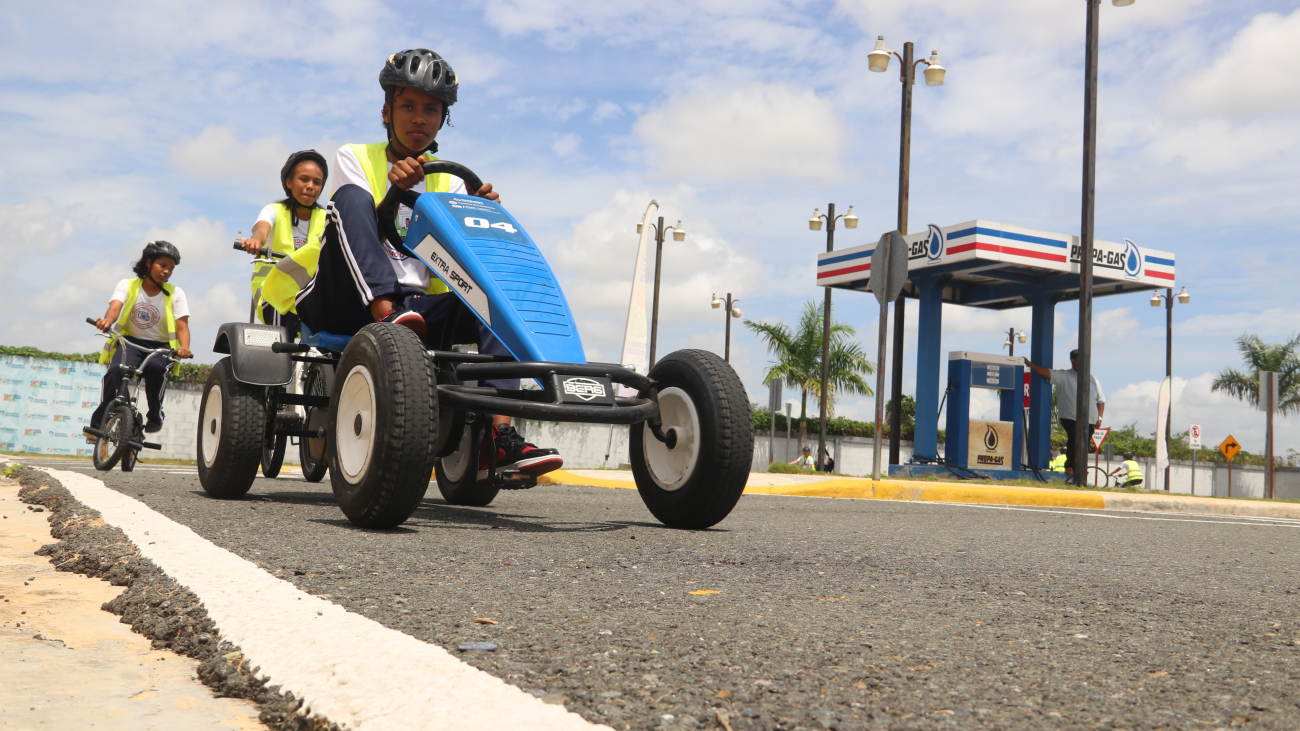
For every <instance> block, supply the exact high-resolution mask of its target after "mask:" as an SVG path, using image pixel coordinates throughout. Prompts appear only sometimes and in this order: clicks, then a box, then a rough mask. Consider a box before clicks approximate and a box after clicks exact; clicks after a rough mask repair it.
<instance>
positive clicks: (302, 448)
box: [298, 363, 334, 482]
mask: <svg viewBox="0 0 1300 731" xmlns="http://www.w3.org/2000/svg"><path fill="white" fill-rule="evenodd" d="M333 390H334V366H331V365H325V364H324V363H314V364H312V366H311V368H310V369H309V370H308V371H307V386H306V388H304V389H303V393H305V394H307V395H308V396H325V397H328V396H329V395H330V392H331V391H333ZM329 416H330V410H329V409H328V408H319V407H315V406H308V407H307V421H306V422H305V423H306V428H308V429H321V428H323V427H324V426H325V425H326V424H328V423H329ZM325 441H326V440H325V438H324V437H321V438H320V439H308V438H306V437H299V438H298V461H299V462H300V463H301V464H302V477H303V479H304V480H306V481H308V482H320V481H321V480H323V479H325V475H326V473H328V472H329V467H330V464H329V459H328V458H327V457H326V454H325Z"/></svg>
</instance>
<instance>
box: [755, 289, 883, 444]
mask: <svg viewBox="0 0 1300 731" xmlns="http://www.w3.org/2000/svg"><path fill="white" fill-rule="evenodd" d="M824 309H825V307H824V305H821V304H818V303H816V302H806V303H804V307H803V313H802V314H801V315H800V317H799V327H798V329H797V330H795V331H793V332H792V331H791V330H790V328H789V327H787V326H786V325H782V324H779V323H778V324H775V325H773V324H769V323H766V322H750V321H749V320H745V327H747V328H749V329H750V330H752V331H754V332H756V333H758V335H759V336H760V337H762V339H763V342H765V343H766V344H767V350H768V352H769V353H771V354H772V355H774V356H776V360H777V362H776V363H774V364H773V365H772V366H770V367H769V368H768V369H767V372H766V373H765V374H764V375H763V383H771V381H772V379H773V378H780V379H783V380H784V381H785V382H786V383H788V384H790V385H792V386H796V387H797V388H799V390H800V394H801V402H800V408H799V449H800V451H802V450H803V445H804V444H806V443H807V441H808V396H810V395H811V396H813V397H814V398H817V399H820V398H821V385H822V383H821V381H822V311H823V310H824ZM855 334H856V333H855V332H854V330H853V328H852V327H850V326H848V325H845V324H842V323H838V322H834V321H832V322H831V347H830V358H829V363H830V378H829V380H828V382H827V390H826V410H827V411H828V412H829V413H827V416H828V417H829V416H831V415H833V414H834V413H835V411H834V405H835V398H836V395H837V394H838V393H839V392H841V391H842V392H845V393H850V394H860V395H863V396H872V395H874V392H873V391H872V390H871V387H870V386H868V385H867V381H866V379H865V378H863V376H870V375H872V374H874V373H875V372H876V368H875V366H874V365H872V364H871V361H870V360H869V359H868V358H867V356H866V355H864V354H863V352H862V346H861V345H859V344H858V343H857V342H856V341H854V340H853V336H854V335H855Z"/></svg>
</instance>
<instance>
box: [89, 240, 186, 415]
mask: <svg viewBox="0 0 1300 731" xmlns="http://www.w3.org/2000/svg"><path fill="white" fill-rule="evenodd" d="M179 263H181V253H180V251H178V250H177V249H176V247H175V246H173V245H172V244H171V243H169V242H166V241H151V242H149V244H148V245H147V246H145V247H144V252H142V253H141V254H140V259H139V261H137V262H136V263H135V277H132V278H128V279H123V280H122V281H120V282H118V283H117V288H116V289H114V290H113V296H112V297H111V298H110V299H109V302H108V311H107V312H105V313H104V316H103V317H101V318H99V319H98V320H96V321H95V327H97V328H99V329H100V330H101V331H103V330H108V329H109V328H110V327H111V328H113V329H114V330H116V331H118V332H119V333H122V335H123V337H125V338H126V339H127V340H130V341H131V342H133V343H135V344H136V345H140V346H142V347H145V348H168V347H170V348H171V349H172V350H175V351H176V354H177V355H179V356H180V357H182V358H189V357H191V356H192V353H190V306H189V304H188V303H187V302H186V300H185V292H184V291H182V290H181V288H180V287H177V286H175V285H173V284H170V283H169V281H168V280H170V279H171V277H172V271H173V270H175V269H176V265H177V264H179ZM115 346H116V343H115V342H114V341H112V340H110V341H109V342H108V344H107V345H105V346H104V350H103V352H101V353H100V354H99V363H100V365H107V366H108V370H107V371H105V372H104V381H103V392H102V394H101V395H100V400H99V408H97V409H95V413H94V414H92V415H91V417H90V425H91V426H92V427H94V428H96V429H98V428H99V425H100V421H101V420H102V419H103V417H104V409H105V408H106V407H107V405H108V404H109V403H110V402H111V401H112V400H113V398H114V397H115V396H116V395H117V390H118V387H119V386H120V385H121V383H122V370H121V366H130V367H133V368H134V367H138V366H139V365H140V363H141V361H143V360H144V354H143V353H141V352H140V351H138V350H135V349H134V348H117V347H115ZM165 373H166V362H165V361H163V360H162V359H160V358H154V359H152V360H150V361H149V364H148V365H147V366H145V369H144V390H145V395H146V396H147V397H148V400H149V413H148V415H147V417H146V421H145V427H144V430H145V431H146V432H148V433H150V434H153V433H154V432H157V431H158V430H160V429H162V424H163V411H162V387H163V375H164V374H165Z"/></svg>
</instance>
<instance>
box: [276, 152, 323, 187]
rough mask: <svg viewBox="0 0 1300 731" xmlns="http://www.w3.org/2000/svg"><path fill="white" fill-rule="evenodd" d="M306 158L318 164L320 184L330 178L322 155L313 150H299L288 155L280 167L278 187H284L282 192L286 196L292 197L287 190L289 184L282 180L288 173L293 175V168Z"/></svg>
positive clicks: (285, 178) (287, 176)
mask: <svg viewBox="0 0 1300 731" xmlns="http://www.w3.org/2000/svg"><path fill="white" fill-rule="evenodd" d="M308 160H310V161H311V162H314V163H316V164H317V165H319V166H320V171H321V175H322V176H323V177H322V178H321V183H322V184H324V183H325V181H327V180H329V179H330V166H329V165H326V164H325V156H324V155H322V154H320V153H319V152H316V151H315V150H299V151H298V152H295V153H293V154H292V155H290V156H289V159H288V160H285V161H284V167H282V168H280V187H282V188H284V194H285V195H286V196H290V197H292V196H293V194H292V193H290V192H289V186H287V185H285V184H284V181H285V180H287V179H288V178H289V176H290V175H293V170H294V168H296V167H298V163H300V162H306V161H308Z"/></svg>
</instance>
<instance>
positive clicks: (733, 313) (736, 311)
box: [712, 292, 740, 363]
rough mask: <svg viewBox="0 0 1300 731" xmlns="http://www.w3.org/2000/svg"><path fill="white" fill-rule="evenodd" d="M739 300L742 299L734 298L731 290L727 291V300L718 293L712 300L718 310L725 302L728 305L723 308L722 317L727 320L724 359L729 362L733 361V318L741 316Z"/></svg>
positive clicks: (714, 307)
mask: <svg viewBox="0 0 1300 731" xmlns="http://www.w3.org/2000/svg"><path fill="white" fill-rule="evenodd" d="M739 301H740V300H738V299H736V300H733V299H732V298H731V293H730V292H728V293H727V299H726V300H725V302H724V300H723V299H722V298H721V297H719V296H718V295H716V294H715V295H713V302H712V305H713V309H715V310H716V309H718V308H720V307H722V305H723V304H726V305H727V307H726V309H725V310H723V312H724V313H725V314H724V315H723V316H722V319H724V320H726V321H727V346H726V350H725V354H724V355H723V356H722V359H723V360H725V361H727V362H728V363H730V362H731V318H733V317H735V318H739V317H740V308H739V307H736V303H737V302H739Z"/></svg>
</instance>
